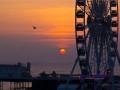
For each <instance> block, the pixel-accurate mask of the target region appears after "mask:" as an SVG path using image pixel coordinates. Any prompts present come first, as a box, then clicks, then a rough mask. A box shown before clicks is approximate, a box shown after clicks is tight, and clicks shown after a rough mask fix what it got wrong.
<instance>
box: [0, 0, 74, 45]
mask: <svg viewBox="0 0 120 90" xmlns="http://www.w3.org/2000/svg"><path fill="white" fill-rule="evenodd" d="M0 12H1V14H0V34H2V35H9V36H10V35H13V36H14V35H21V36H22V35H26V36H27V35H31V36H35V35H42V36H43V37H49V38H52V39H51V40H50V41H51V42H52V41H54V38H60V39H68V38H70V37H71V38H74V0H72V1H69V0H60V2H59V1H57V0H17V1H16V0H2V1H0ZM33 25H35V26H37V29H36V30H33V29H32V26H33ZM54 36H55V37H54ZM71 38H70V39H71ZM32 40H33V41H40V38H38V40H34V39H32ZM26 41H27V40H26ZM28 41H30V40H28ZM63 42H64V41H63ZM68 42H69V41H68ZM60 43H61V42H60ZM59 46H60V45H59Z"/></svg>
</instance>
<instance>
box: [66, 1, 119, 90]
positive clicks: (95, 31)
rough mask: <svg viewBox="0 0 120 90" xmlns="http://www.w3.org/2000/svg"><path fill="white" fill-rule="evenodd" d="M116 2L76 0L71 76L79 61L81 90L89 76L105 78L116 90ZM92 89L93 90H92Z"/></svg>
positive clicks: (96, 84)
mask: <svg viewBox="0 0 120 90" xmlns="http://www.w3.org/2000/svg"><path fill="white" fill-rule="evenodd" d="M118 25H119V17H118V0H76V5H75V36H76V48H77V56H78V57H77V59H76V61H75V64H74V66H73V68H72V71H71V74H70V76H69V78H68V81H67V83H66V87H67V85H68V83H69V81H70V77H71V76H72V73H73V71H74V69H75V66H76V64H77V63H78V62H79V66H80V70H81V79H80V80H81V82H82V85H81V90H87V89H85V79H86V78H88V77H93V78H94V79H95V77H102V78H106V77H107V78H108V79H109V82H111V89H112V90H115V84H114V67H115V62H116V59H117V60H118V63H119V64H120V56H119V53H118V50H117V46H118V31H119V27H118ZM94 83H95V84H94V86H93V87H94V90H99V89H100V87H101V85H102V83H101V79H99V80H94ZM92 90H93V89H92Z"/></svg>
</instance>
